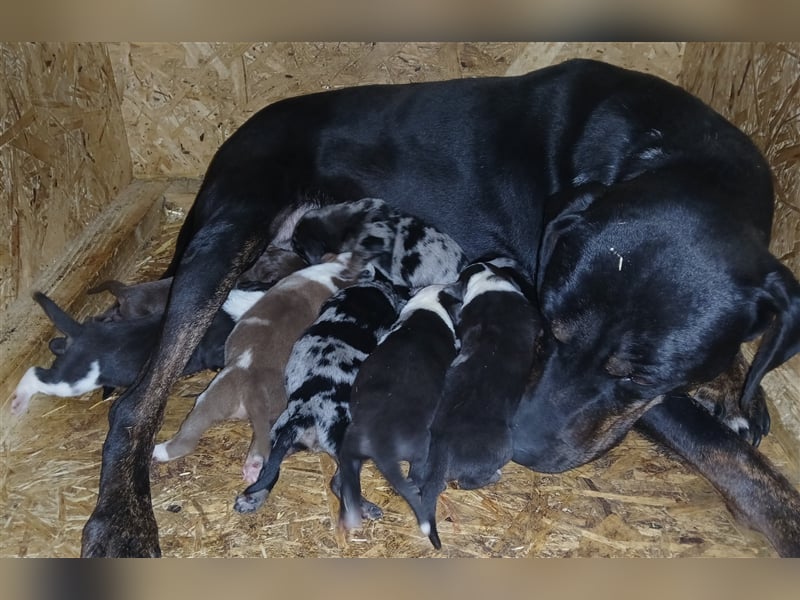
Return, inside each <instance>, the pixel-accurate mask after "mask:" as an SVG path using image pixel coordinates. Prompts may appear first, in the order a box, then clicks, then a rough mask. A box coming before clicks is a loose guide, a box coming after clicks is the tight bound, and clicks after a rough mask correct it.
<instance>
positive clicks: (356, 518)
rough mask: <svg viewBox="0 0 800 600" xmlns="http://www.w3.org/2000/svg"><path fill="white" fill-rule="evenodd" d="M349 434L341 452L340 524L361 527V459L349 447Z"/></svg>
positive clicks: (346, 526) (354, 527) (348, 526)
mask: <svg viewBox="0 0 800 600" xmlns="http://www.w3.org/2000/svg"><path fill="white" fill-rule="evenodd" d="M346 436H347V434H345V442H344V444H343V445H342V450H341V451H340V452H339V481H340V482H341V490H340V492H339V496H340V497H339V526H340V527H343V528H344V529H357V528H359V527H361V459H360V458H358V457H357V456H356V453H355V452H353V451H352V449H351V448H349V445H348V443H347V437H346Z"/></svg>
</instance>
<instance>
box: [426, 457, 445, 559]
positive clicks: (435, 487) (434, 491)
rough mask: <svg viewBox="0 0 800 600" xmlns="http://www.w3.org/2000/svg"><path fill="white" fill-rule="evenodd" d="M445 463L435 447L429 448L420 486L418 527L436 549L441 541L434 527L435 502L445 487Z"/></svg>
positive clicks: (439, 546) (440, 545) (439, 548)
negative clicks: (438, 455) (424, 472)
mask: <svg viewBox="0 0 800 600" xmlns="http://www.w3.org/2000/svg"><path fill="white" fill-rule="evenodd" d="M446 472H447V465H446V464H445V462H444V461H443V460H441V459H440V458H439V457H437V453H436V452H435V447H433V448H431V452H430V454H429V455H428V469H427V473H426V475H425V478H424V481H423V483H422V485H421V486H420V514H421V515H422V518H420V519H419V528H420V530H421V531H422V533H424V534H425V535H427V536H428V539H429V540H430V541H431V544H433V547H434V548H436V549H437V550H441V549H442V541H441V540H440V539H439V531H438V530H437V529H436V503H437V501H438V500H439V494H440V493H441V492H442V491H443V490H444V488H445V475H446Z"/></svg>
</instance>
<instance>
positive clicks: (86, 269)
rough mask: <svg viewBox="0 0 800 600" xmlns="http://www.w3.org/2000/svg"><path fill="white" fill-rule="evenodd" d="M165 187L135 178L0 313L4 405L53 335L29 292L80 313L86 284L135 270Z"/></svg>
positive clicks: (154, 224) (43, 354) (154, 225)
mask: <svg viewBox="0 0 800 600" xmlns="http://www.w3.org/2000/svg"><path fill="white" fill-rule="evenodd" d="M167 185H168V182H165V181H158V180H150V181H144V180H142V181H134V182H132V183H131V184H130V185H129V186H128V187H126V188H125V189H124V190H122V192H120V194H119V195H118V196H117V197H116V199H115V200H114V201H113V202H112V203H111V204H110V205H109V206H108V208H106V209H105V210H104V211H103V212H102V213H100V215H98V217H97V218H96V219H95V220H94V221H92V222H91V223H90V224H89V226H88V227H87V228H86V229H85V231H84V233H83V234H82V235H81V236H80V237H79V238H78V239H76V240H75V242H74V243H73V244H72V245H71V246H70V247H69V248H68V249H67V251H66V253H65V254H64V255H63V256H62V257H61V259H60V260H58V261H56V262H55V263H53V264H52V265H51V266H50V267H49V268H47V269H46V270H44V271H43V272H42V274H41V275H40V276H39V277H38V278H37V279H36V280H35V282H34V284H33V285H32V286H31V289H29V290H28V292H27V293H25V294H22V295H21V296H20V297H19V298H18V299H17V300H16V301H15V302H14V303H13V304H12V305H11V306H10V307H9V308H8V310H6V311H5V314H3V315H2V319H0V398H2V399H3V402H4V408H6V409H7V407H6V406H5V405H6V404H8V401H9V399H10V396H11V393H12V392H13V390H14V388H15V387H16V384H17V382H18V381H19V378H20V377H21V376H22V374H23V373H24V372H25V370H26V369H28V367H30V366H32V365H33V364H37V363H38V364H44V363H42V362H41V361H42V359H46V358H47V345H46V343H45V342H46V340H47V339H48V338H49V337H51V336H52V334H53V327H52V324H51V323H50V321H49V320H48V319H47V317H46V316H45V315H44V313H43V312H42V311H41V309H40V308H39V306H38V305H37V304H36V303H35V302H34V301H33V300H32V298H31V293H32V292H33V291H35V290H39V291H42V292H44V293H46V294H47V295H48V296H50V297H51V298H53V300H55V301H56V302H57V303H58V304H59V305H60V306H61V307H63V308H64V309H65V310H67V311H69V312H71V313H72V314H76V315H80V313H81V310H82V309H84V308H85V307H86V304H87V297H86V294H85V292H86V290H87V289H88V288H90V287H92V286H93V285H95V284H97V283H99V282H100V281H102V280H104V279H109V278H122V277H124V275H125V274H127V273H128V272H129V271H130V270H131V269H132V267H133V265H132V259H133V255H134V252H135V251H136V250H137V249H138V248H140V247H141V246H142V245H143V244H144V243H145V242H146V241H147V240H148V239H149V238H150V237H151V236H152V235H153V234H154V233H155V232H156V231H157V229H158V227H159V225H160V220H161V213H162V202H163V194H164V191H165V189H166V188H167ZM97 300H99V299H97ZM97 300H95V301H97ZM103 300H104V301H105V302H108V299H107V298H105V299H103Z"/></svg>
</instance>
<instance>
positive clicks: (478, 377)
mask: <svg viewBox="0 0 800 600" xmlns="http://www.w3.org/2000/svg"><path fill="white" fill-rule="evenodd" d="M516 281H520V282H522V281H524V277H523V276H522V275H521V274H520V273H519V265H515V264H514V263H513V261H510V260H508V259H502V258H501V259H497V260H496V261H488V262H484V263H477V264H474V265H471V266H469V267H467V268H466V269H465V270H464V271H463V272H462V273H461V275H460V276H459V283H460V284H461V285H462V286H463V301H462V305H461V309H460V311H459V315H458V318H457V324H456V332H457V334H458V338H459V340H460V344H461V349H460V351H459V353H458V356H457V357H456V358H455V360H454V361H453V363H452V364H451V366H450V368H449V369H448V371H447V375H446V377H445V381H444V388H443V390H442V395H441V399H440V401H439V404H438V406H437V408H436V413H435V416H434V419H433V423H432V425H431V431H430V449H429V451H428V462H427V464H426V465H425V466H424V467H423V469H422V472H423V474H424V475H423V477H424V478H423V480H422V481H420V482H419V485H420V492H421V501H420V507H419V510H418V514H422V515H423V518H422V519H421V520H420V529H422V532H423V533H426V534H428V536H429V538H430V540H431V543H432V544H433V545H434V547H435V548H437V549H438V548H441V545H442V544H441V541H440V540H439V534H438V532H437V530H436V501H437V499H438V497H439V494H440V493H441V492H442V491H443V490H444V489H445V486H446V483H447V482H448V481H457V482H458V485H459V487H460V488H462V489H475V488H479V487H483V486H485V485H488V484H490V483H494V482H495V481H497V480H498V479H499V478H500V469H501V468H502V467H503V465H505V464H506V463H507V462H508V461H510V460H511V457H512V442H511V428H512V419H513V417H514V414H515V413H516V411H517V405H518V404H519V400H520V397H521V396H522V392H523V390H524V389H525V386H526V384H527V383H528V380H529V377H530V375H531V370H532V368H533V366H534V348H535V341H536V337H537V336H538V335H539V333H540V331H541V321H540V319H539V315H538V312H537V311H536V309H535V308H534V306H533V305H532V304H531V302H530V301H529V300H528V299H527V298H526V297H525V295H524V294H523V293H522V291H521V289H520V285H518V284H517V283H516ZM522 285H523V286H524V285H525V284H524V283H523V284H522Z"/></svg>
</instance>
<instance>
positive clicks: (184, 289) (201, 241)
mask: <svg viewBox="0 0 800 600" xmlns="http://www.w3.org/2000/svg"><path fill="white" fill-rule="evenodd" d="M198 201H200V198H199V197H198ZM230 208H231V209H232V210H219V211H217V213H216V214H215V215H214V217H213V218H211V219H210V220H209V222H207V223H206V224H204V225H203V226H202V227H201V228H200V229H199V230H198V231H197V233H196V234H195V236H194V237H193V238H192V240H191V242H190V243H189V244H188V246H187V248H186V251H185V252H184V254H183V257H182V259H181V261H180V264H179V267H178V269H177V272H176V273H175V279H174V281H173V285H172V289H171V292H170V300H169V303H168V305H167V311H166V316H165V320H164V325H163V330H162V333H161V337H160V340H159V343H158V346H157V348H156V350H155V352H154V354H153V356H152V357H151V359H150V361H148V363H147V364H146V365H145V367H144V369H143V371H142V373H141V374H140V376H139V378H138V380H137V382H136V383H135V384H134V385H133V386H131V388H129V389H128V391H127V392H126V393H125V394H123V395H122V396H121V397H120V398H119V399H118V400H117V401H116V402H115V403H114V405H113V406H112V408H111V410H110V412H109V432H108V435H107V437H106V441H105V443H104V445H103V460H102V467H101V471H100V491H99V496H98V499H97V505H96V507H95V509H94V512H93V513H92V515H91V517H90V518H89V521H88V522H87V523H86V526H85V527H84V530H83V539H82V548H81V553H82V555H83V556H119V557H122V556H159V555H160V548H159V543H158V527H157V524H156V521H155V516H154V515H153V509H152V504H151V498H150V470H149V466H150V457H151V455H152V453H153V447H154V437H155V434H156V433H157V432H158V429H159V428H160V427H161V423H162V419H163V414H164V406H165V404H166V399H167V395H168V393H169V390H170V388H171V386H172V384H173V383H174V382H175V380H176V379H177V378H178V377H179V376H180V373H181V371H182V370H183V368H184V367H185V365H186V363H187V362H188V360H189V357H190V356H191V353H192V352H193V350H194V348H195V347H196V346H197V344H198V342H199V341H200V338H201V337H202V336H203V334H204V333H205V330H206V329H207V328H208V325H209V324H210V323H211V320H212V319H213V317H214V314H215V313H216V311H217V309H218V308H219V307H220V305H221V304H222V302H223V300H224V299H225V297H226V296H227V293H228V291H229V290H230V288H231V287H232V286H233V283H234V281H235V280H236V278H237V277H238V275H239V274H240V273H241V272H242V271H243V270H244V268H245V267H247V266H248V265H249V264H251V263H252V262H253V260H255V258H256V257H257V256H258V254H259V253H260V252H261V251H262V250H263V249H264V248H265V247H266V245H267V242H268V241H269V239H268V238H269V234H268V233H267V231H268V230H269V227H270V225H271V221H272V220H273V219H274V217H275V214H276V213H277V208H278V207H276V209H275V210H274V211H273V212H272V213H271V214H270V213H269V212H268V211H265V210H264V209H262V208H260V207H259V206H258V205H256V206H255V207H254V208H253V209H251V210H245V208H246V207H243V205H242V204H241V203H239V204H236V205H233V206H231V207H230ZM237 209H238V211H237Z"/></svg>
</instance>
